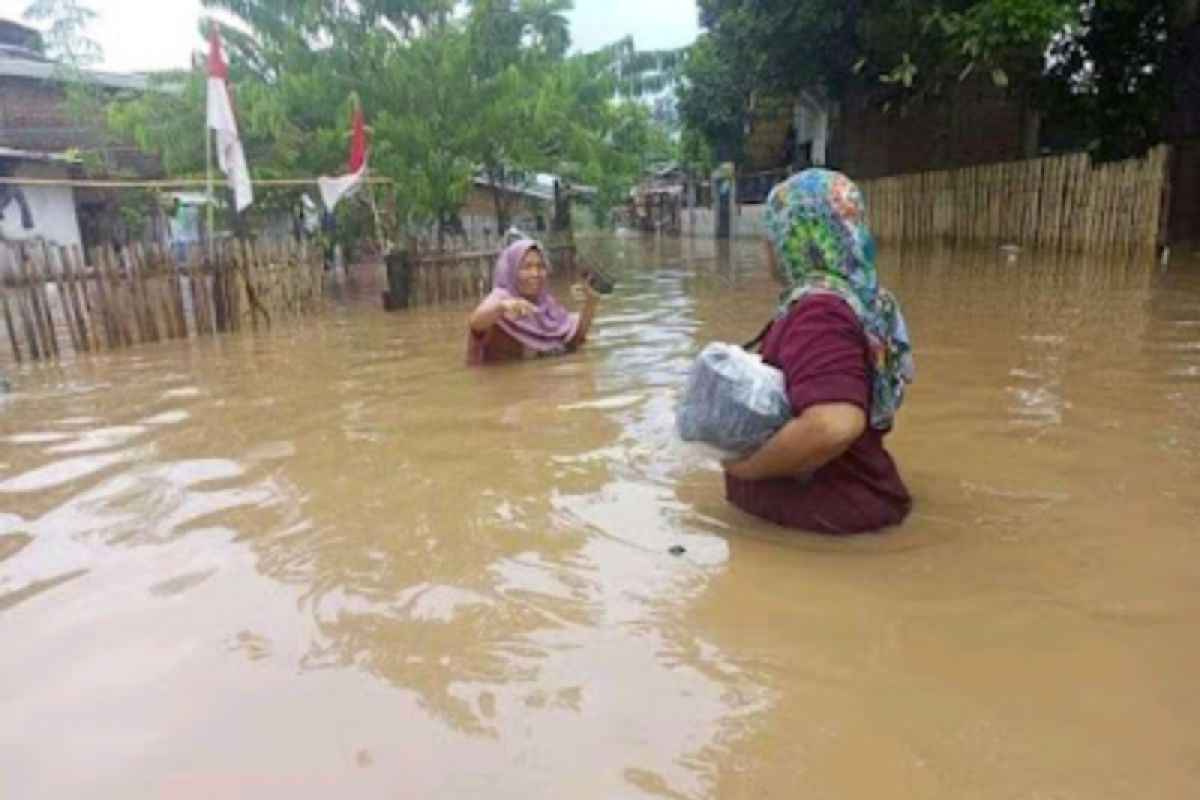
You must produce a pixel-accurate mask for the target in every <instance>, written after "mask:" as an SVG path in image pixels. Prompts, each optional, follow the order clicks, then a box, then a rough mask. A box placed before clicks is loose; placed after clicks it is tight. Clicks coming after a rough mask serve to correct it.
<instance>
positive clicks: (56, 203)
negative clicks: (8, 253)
mask: <svg viewBox="0 0 1200 800" xmlns="http://www.w3.org/2000/svg"><path fill="white" fill-rule="evenodd" d="M16 177H24V178H66V177H68V176H67V171H66V170H65V169H63V168H61V167H54V166H49V165H41V164H26V165H22V166H20V167H19V168H18V169H17V171H16ZM22 188H23V189H24V190H25V199H26V200H28V201H29V211H30V213H31V214H32V216H33V228H32V230H25V229H24V228H23V227H21V209H20V206H18V205H17V203H16V201H13V202H11V203H9V204H8V205H7V206H5V207H4V209H3V212H4V220H3V222H0V234H2V235H3V236H4V238H5V239H8V240H9V241H24V240H27V239H36V238H38V237H41V238H43V239H45V240H46V241H48V242H51V243H53V244H58V245H67V246H70V245H78V244H79V243H80V239H79V219H78V217H77V216H76V214H75V190H74V189H72V188H71V187H69V186H24V187H22Z"/></svg>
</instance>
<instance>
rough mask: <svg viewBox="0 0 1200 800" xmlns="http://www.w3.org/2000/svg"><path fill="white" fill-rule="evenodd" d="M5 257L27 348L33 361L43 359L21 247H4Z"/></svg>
mask: <svg viewBox="0 0 1200 800" xmlns="http://www.w3.org/2000/svg"><path fill="white" fill-rule="evenodd" d="M3 254H4V255H3V257H4V260H5V261H6V263H7V264H8V270H7V272H8V274H9V275H10V276H11V277H12V279H13V284H12V285H13V287H14V293H13V295H14V304H15V305H16V309H17V316H18V317H20V320H21V332H22V333H23V334H24V337H25V349H27V350H28V351H29V358H30V360H31V361H41V360H42V348H41V346H40V342H39V341H38V332H37V325H36V323H35V322H34V318H33V308H32V306H31V305H30V297H29V291H30V287H29V285H28V282H27V281H26V280H25V279H24V278H23V277H22V275H21V268H20V258H21V256H20V252H19V248H8V247H6V248H4V250H3Z"/></svg>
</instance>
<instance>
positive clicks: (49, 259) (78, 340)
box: [42, 243, 84, 355]
mask: <svg viewBox="0 0 1200 800" xmlns="http://www.w3.org/2000/svg"><path fill="white" fill-rule="evenodd" d="M42 252H43V264H44V265H45V268H46V271H47V273H48V277H49V279H50V280H52V281H53V282H54V287H55V290H56V291H57V294H58V302H59V305H61V306H62V313H63V320H64V321H65V322H66V325H67V334H68V335H69V336H70V339H71V348H72V350H73V351H74V352H75V353H76V355H78V354H79V353H82V352H83V350H84V344H83V341H82V334H81V332H80V328H79V325H78V324H77V322H76V317H75V308H74V306H73V305H72V304H71V298H70V296H69V295H68V293H67V285H66V275H65V272H66V270H65V269H64V268H63V264H62V261H61V259H60V258H59V255H60V253H59V248H57V247H51V246H50V245H48V244H46V243H43V245H42Z"/></svg>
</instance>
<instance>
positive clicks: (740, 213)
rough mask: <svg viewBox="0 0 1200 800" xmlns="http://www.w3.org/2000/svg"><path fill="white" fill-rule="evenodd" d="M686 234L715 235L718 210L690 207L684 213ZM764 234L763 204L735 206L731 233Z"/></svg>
mask: <svg viewBox="0 0 1200 800" xmlns="http://www.w3.org/2000/svg"><path fill="white" fill-rule="evenodd" d="M681 216H682V223H683V225H682V233H683V235H684V236H698V237H709V238H712V237H715V236H716V212H715V211H714V210H713V209H711V208H689V209H685V210H684V211H683V212H682V214H681ZM762 234H763V206H761V205H754V206H740V207H735V209H734V214H733V220H732V224H731V230H730V235H731V236H733V237H736V238H754V237H758V236H762Z"/></svg>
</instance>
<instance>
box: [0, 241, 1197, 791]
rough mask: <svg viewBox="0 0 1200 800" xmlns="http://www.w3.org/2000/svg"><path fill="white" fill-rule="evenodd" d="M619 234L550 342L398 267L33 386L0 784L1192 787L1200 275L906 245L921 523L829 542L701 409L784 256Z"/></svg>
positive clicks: (9, 551) (18, 494)
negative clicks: (765, 517) (473, 318)
mask: <svg viewBox="0 0 1200 800" xmlns="http://www.w3.org/2000/svg"><path fill="white" fill-rule="evenodd" d="M588 247H590V248H596V249H599V250H602V251H603V252H604V253H606V257H607V259H608V261H609V265H610V267H611V268H612V269H613V270H614V271H615V272H617V273H619V274H620V276H621V278H622V286H621V288H620V289H619V290H618V294H617V295H615V296H613V297H612V298H610V299H608V300H606V301H605V302H604V304H603V305H602V306H601V315H600V318H599V320H598V322H597V328H596V333H595V337H594V341H593V342H592V344H591V346H590V347H589V348H587V350H586V352H583V353H581V354H578V355H575V356H570V357H566V358H563V359H560V360H552V361H541V362H531V363H521V364H516V365H512V366H507V367H502V368H489V369H483V370H467V369H464V368H463V367H462V366H461V364H462V359H463V339H464V330H465V328H464V325H465V322H464V320H465V313H466V310H467V309H466V308H465V307H454V308H442V309H423V310H418V311H413V312H407V313H398V314H384V313H383V312H382V311H380V310H378V294H377V293H375V294H373V295H372V294H371V291H372V287H370V286H366V287H363V290H362V295H361V297H360V298H359V299H352V300H351V302H350V303H349V304H348V305H345V306H342V307H339V308H338V309H337V310H336V311H332V312H330V313H329V314H327V315H325V316H322V317H320V318H317V319H313V320H308V321H305V322H303V323H300V324H291V325H287V326H281V327H276V328H275V329H274V330H272V331H270V332H269V333H266V334H259V335H251V334H246V335H243V336H240V337H229V338H222V339H218V340H210V341H194V342H189V343H174V344H166V345H158V346H148V347H144V348H139V349H133V350H128V351H124V352H117V353H112V354H107V355H103V356H99V357H93V358H88V359H86V360H81V361H75V362H70V363H66V364H63V365H61V366H57V367H42V368H30V367H26V368H24V369H22V370H18V371H15V372H13V373H12V376H13V378H14V381H15V383H16V384H17V388H18V391H17V393H16V394H14V395H12V396H11V397H8V398H7V399H0V697H2V698H3V705H2V706H0V796H2V797H4V798H6V799H8V798H12V800H24V799H25V798H36V800H56V799H57V798H71V799H72V800H76V799H78V798H89V800H96V799H107V798H113V799H114V800H115V799H117V798H120V800H134V799H135V798H172V800H178V799H180V798H206V800H207V799H208V798H217V797H219V798H222V799H223V800H228V799H229V798H247V799H248V800H249V799H250V798H254V799H255V800H257V799H258V798H276V797H277V798H285V797H286V798H314V800H316V799H318V798H319V799H320V800H325V799H326V798H335V797H336V798H408V797H412V798H473V797H488V798H523V799H524V798H535V797H536V798H638V797H653V798H710V797H711V798H777V797H778V798H829V799H830V800H840V799H841V798H850V799H854V800H858V799H861V798H899V797H903V798H936V799H937V800H963V799H964V798H976V799H979V800H1009V799H1012V800H1017V799H1018V798H1019V799H1022V800H1074V799H1076V798H1078V799H1079V800H1099V799H1102V798H1114V799H1115V798H1132V797H1140V798H1156V799H1162V798H1167V799H1171V798H1181V799H1182V798H1194V797H1198V796H1200V693H1198V692H1197V691H1196V676H1197V674H1200V264H1191V265H1185V264H1176V265H1174V266H1173V267H1172V268H1170V269H1169V270H1166V271H1163V270H1160V269H1159V268H1158V267H1157V266H1155V265H1145V264H1133V265H1125V264H1108V263H1102V262H1097V261H1093V260H1080V259H1077V260H1073V261H1069V262H1062V263H1059V262H1052V261H1048V260H1038V259H1032V258H1029V257H1028V256H1024V257H1020V258H1017V259H1016V260H1015V261H1011V262H1010V261H1009V260H1008V259H1006V258H1005V257H1004V256H1002V255H1001V254H999V253H997V252H994V251H989V252H986V253H978V252H976V253H953V252H950V251H911V252H903V253H900V252H897V251H895V250H888V249H886V248H885V249H884V251H883V253H882V255H883V259H884V274H885V278H886V280H887V282H888V283H889V284H890V285H891V286H892V288H893V289H894V290H895V291H896V293H897V294H898V295H899V296H900V297H901V298H902V299H903V301H904V303H905V307H906V311H907V314H908V317H909V322H910V325H911V327H912V329H913V332H914V337H915V341H916V354H917V359H918V369H919V382H918V384H917V385H915V386H914V387H913V390H912V392H911V394H910V399H909V402H908V405H907V406H906V408H905V410H904V412H903V414H902V416H901V419H900V427H899V429H898V430H897V432H896V433H895V434H894V435H893V436H892V437H891V440H890V441H891V446H892V449H893V451H894V453H895V454H896V456H897V458H898V460H899V462H900V465H901V468H902V472H903V474H904V475H905V477H906V479H907V480H908V482H909V484H910V487H911V489H912V491H913V494H914V496H915V498H916V502H917V506H916V511H915V513H914V516H913V517H912V519H911V522H910V523H909V524H908V525H906V526H905V527H904V528H902V529H898V530H895V531H891V532H888V533H886V534H883V535H878V536H867V537H858V538H853V539H831V538H823V537H817V536H810V535H804V534H797V533H789V532H784V531H780V530H778V529H775V528H772V527H770V526H768V525H764V524H760V523H758V522H755V521H753V520H752V519H750V518H748V517H746V516H744V515H742V514H740V513H738V512H737V511H735V510H733V509H731V508H729V507H727V506H726V505H725V504H724V502H723V498H722V484H721V479H720V475H719V473H718V471H717V469H716V467H715V465H714V464H713V463H712V462H711V461H709V460H707V459H706V457H705V456H703V455H702V454H699V453H696V452H693V451H691V450H689V449H688V448H686V447H684V446H681V445H680V444H679V443H678V442H677V441H676V440H675V437H674V433H673V406H674V402H675V399H676V397H677V393H678V391H679V388H680V384H681V380H682V376H683V374H684V372H685V370H686V368H687V365H688V363H689V360H690V358H691V357H692V356H693V355H694V354H695V352H696V351H697V350H698V349H699V348H700V347H701V346H702V345H703V344H705V343H707V342H708V341H711V340H714V339H721V340H729V341H742V340H744V339H746V338H749V337H750V336H751V335H753V334H754V333H755V332H756V331H757V330H758V328H759V327H760V325H761V323H762V322H763V320H764V319H765V317H766V316H767V315H768V314H769V313H770V310H771V307H772V304H773V298H774V294H775V289H774V288H773V287H772V286H771V285H770V283H769V281H768V279H767V277H766V275H765V270H764V267H763V264H762V261H761V257H760V256H761V251H760V248H759V245H757V244H751V243H745V244H736V245H733V246H732V248H731V249H726V250H724V251H722V250H720V249H718V248H717V247H716V246H715V245H714V244H712V243H709V242H679V241H672V240H668V241H665V242H657V243H656V242H653V241H644V240H637V239H626V240H620V241H608V240H605V241H593V242H590V243H587V244H586V245H585V249H586V248H588ZM675 545H682V546H683V547H684V548H686V553H685V554H684V555H682V556H673V555H671V554H669V553H668V550H669V549H670V548H671V547H673V546H675Z"/></svg>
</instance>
